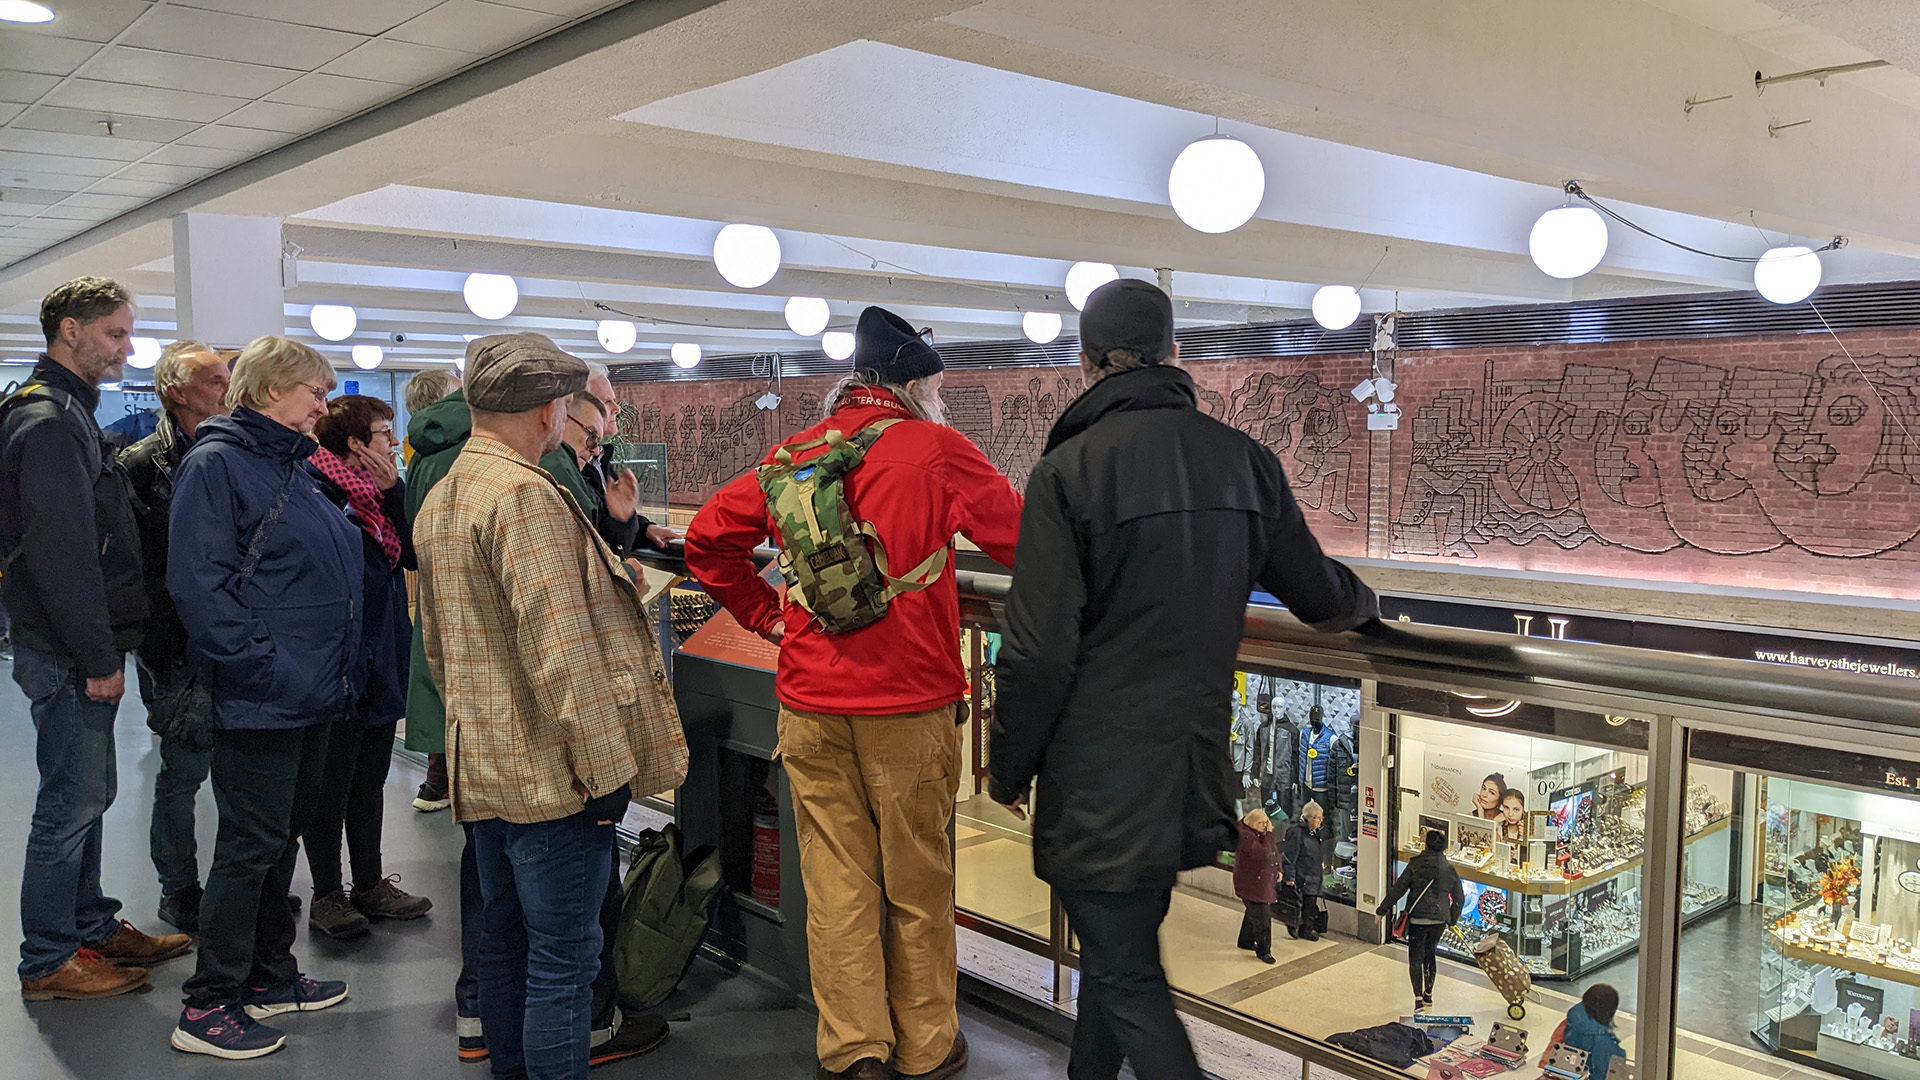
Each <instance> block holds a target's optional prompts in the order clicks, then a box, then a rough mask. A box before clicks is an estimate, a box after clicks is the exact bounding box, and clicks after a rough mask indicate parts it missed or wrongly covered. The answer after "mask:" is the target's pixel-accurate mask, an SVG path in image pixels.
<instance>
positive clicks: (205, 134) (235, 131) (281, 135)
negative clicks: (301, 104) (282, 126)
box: [180, 124, 287, 154]
mask: <svg viewBox="0 0 1920 1080" xmlns="http://www.w3.org/2000/svg"><path fill="white" fill-rule="evenodd" d="M286 141H287V135H286V133H285V132H282V131H261V130H259V129H257V128H243V127H232V126H230V125H227V124H208V125H206V126H205V127H201V128H196V129H195V130H193V131H192V132H189V133H188V134H186V135H182V136H181V137H180V142H181V144H182V145H185V146H214V147H218V148H220V149H222V150H245V151H247V152H248V153H250V154H262V153H265V152H266V151H268V150H271V149H273V148H274V147H276V146H279V145H281V144H283V143H285V142H286Z"/></svg>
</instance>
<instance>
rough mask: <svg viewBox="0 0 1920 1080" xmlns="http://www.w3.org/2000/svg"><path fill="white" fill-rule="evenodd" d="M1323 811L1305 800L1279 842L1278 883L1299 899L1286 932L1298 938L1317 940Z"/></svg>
mask: <svg viewBox="0 0 1920 1080" xmlns="http://www.w3.org/2000/svg"><path fill="white" fill-rule="evenodd" d="M1326 817H1327V813H1326V811H1325V810H1322V809H1321V808H1320V804H1319V803H1317V802H1314V801H1312V800H1308V802H1307V805H1305V806H1303V807H1301V808H1300V817H1299V818H1298V819H1297V820H1295V821H1294V823H1293V824H1292V825H1291V826H1289V827H1288V828H1287V835H1286V838H1285V840H1284V841H1283V842H1282V843H1281V845H1280V877H1281V883H1282V884H1283V885H1285V886H1286V887H1287V888H1289V889H1291V890H1293V895H1294V896H1295V897H1297V898H1298V899H1299V901H1300V906H1299V913H1298V914H1297V915H1295V917H1294V922H1293V925H1291V926H1289V927H1287V933H1288V934H1289V935H1291V936H1293V937H1296V938H1299V939H1300V940H1302V941H1319V940H1320V929H1319V926H1320V894H1321V893H1322V892H1324V891H1326V864H1325V863H1323V862H1322V861H1321V851H1320V842H1321V838H1320V823H1321V822H1323V821H1325V820H1326Z"/></svg>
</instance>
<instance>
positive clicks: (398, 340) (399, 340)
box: [387, 331, 407, 345]
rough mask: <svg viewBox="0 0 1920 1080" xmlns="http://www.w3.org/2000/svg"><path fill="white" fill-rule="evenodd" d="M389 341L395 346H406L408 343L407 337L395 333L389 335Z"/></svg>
mask: <svg viewBox="0 0 1920 1080" xmlns="http://www.w3.org/2000/svg"><path fill="white" fill-rule="evenodd" d="M387 340H388V341H391V342H393V343H394V344H395V345H405V344H406V343H407V335H405V334H402V333H399V332H398V331H395V332H394V333H391V334H388V335H387Z"/></svg>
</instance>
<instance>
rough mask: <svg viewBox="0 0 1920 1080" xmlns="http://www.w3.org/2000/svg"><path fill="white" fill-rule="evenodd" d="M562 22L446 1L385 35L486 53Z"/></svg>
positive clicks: (474, 1) (477, 2)
mask: <svg viewBox="0 0 1920 1080" xmlns="http://www.w3.org/2000/svg"><path fill="white" fill-rule="evenodd" d="M565 21H566V20H565V19H562V18H560V17H559V16H557V15H547V14H544V13H542V12H537V11H527V10H525V9H523V8H516V7H506V6H505V5H502V4H489V3H486V2H485V0H446V3H443V4H441V5H440V6H438V7H436V8H434V9H433V10H432V11H429V12H427V13H426V14H424V15H422V16H420V17H419V18H416V19H412V20H410V21H408V22H406V23H405V24H403V25H401V26H400V28H399V29H397V30H394V31H393V32H392V33H391V34H389V35H388V36H389V37H391V38H392V39H393V40H395V41H411V42H413V43H414V44H417V45H438V46H440V47H441V48H443V49H458V50H460V51H462V52H471V53H482V54H486V53H496V52H499V51H501V50H502V49H505V48H507V47H508V46H510V45H514V44H517V43H518V42H521V41H524V40H526V39H527V38H530V37H532V36H533V35H535V34H538V33H541V32H543V31H546V30H551V29H553V28H554V27H556V26H559V25H560V24H561V23H563V22H565Z"/></svg>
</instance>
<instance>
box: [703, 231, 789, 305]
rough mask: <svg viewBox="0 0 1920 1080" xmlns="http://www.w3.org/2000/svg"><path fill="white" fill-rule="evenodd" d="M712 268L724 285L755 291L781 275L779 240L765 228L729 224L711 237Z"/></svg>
mask: <svg viewBox="0 0 1920 1080" xmlns="http://www.w3.org/2000/svg"><path fill="white" fill-rule="evenodd" d="M713 265H714V269H716V270H719V271H720V276H721V277H723V278H726V279H727V284H729V285H733V286H735V287H737V288H742V289H757V288H759V287H760V286H762V285H765V284H766V283H767V282H769V281H772V280H773V275H775V274H777V273H779V272H780V238H779V237H777V236H775V235H773V230H772V229H769V228H767V227H766V226H765V225H740V224H734V225H729V226H727V227H726V228H724V229H721V230H720V235H719V236H716V237H714V238H713Z"/></svg>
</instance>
